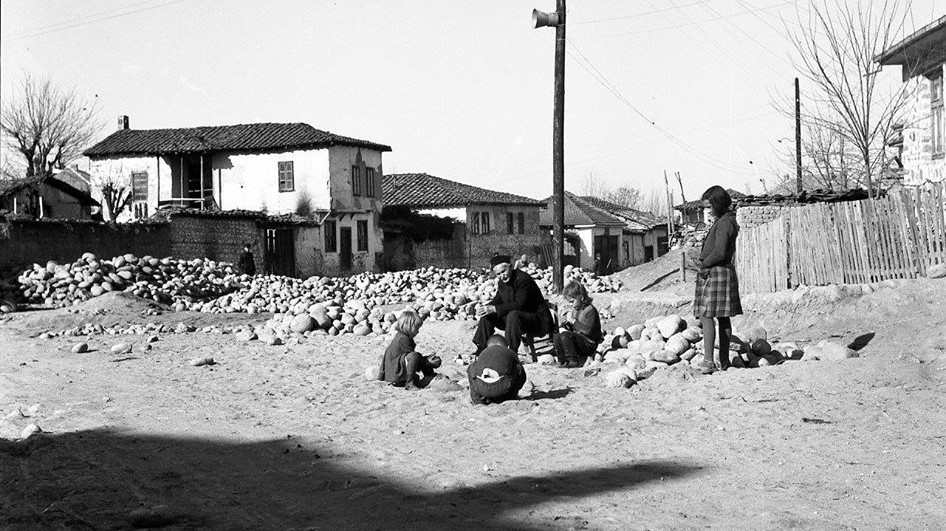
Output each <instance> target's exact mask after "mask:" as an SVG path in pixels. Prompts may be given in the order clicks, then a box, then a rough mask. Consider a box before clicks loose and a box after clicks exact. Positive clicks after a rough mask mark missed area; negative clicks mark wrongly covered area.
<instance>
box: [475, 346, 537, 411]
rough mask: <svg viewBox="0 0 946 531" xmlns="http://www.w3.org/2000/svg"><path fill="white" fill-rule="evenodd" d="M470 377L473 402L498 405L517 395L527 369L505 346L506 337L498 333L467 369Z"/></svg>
mask: <svg viewBox="0 0 946 531" xmlns="http://www.w3.org/2000/svg"><path fill="white" fill-rule="evenodd" d="M466 375H467V377H468V378H469V379H470V401H471V402H473V404H474V405H476V404H498V403H499V402H503V401H505V400H511V399H514V398H516V396H517V395H518V394H519V390H520V389H522V386H523V385H525V383H526V369H525V368H524V367H523V366H522V364H521V363H519V357H518V356H516V353H515V352H513V351H512V350H510V349H509V347H507V346H506V338H504V337H503V336H501V335H499V334H496V335H494V336H492V337H490V338H489V341H487V347H486V348H485V349H484V350H483V352H481V353H480V355H479V356H477V358H476V361H474V362H473V363H472V364H470V366H469V367H468V368H467V370H466Z"/></svg>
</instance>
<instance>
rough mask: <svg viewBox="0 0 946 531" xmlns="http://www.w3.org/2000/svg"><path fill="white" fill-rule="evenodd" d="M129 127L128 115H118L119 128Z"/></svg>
mask: <svg viewBox="0 0 946 531" xmlns="http://www.w3.org/2000/svg"><path fill="white" fill-rule="evenodd" d="M123 129H128V116H127V115H124V114H123V115H121V116H119V117H118V130H119V131H121V130H123Z"/></svg>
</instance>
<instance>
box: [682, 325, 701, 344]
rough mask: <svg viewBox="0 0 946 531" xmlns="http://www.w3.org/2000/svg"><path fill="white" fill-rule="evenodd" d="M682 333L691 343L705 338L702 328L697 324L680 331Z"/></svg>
mask: <svg viewBox="0 0 946 531" xmlns="http://www.w3.org/2000/svg"><path fill="white" fill-rule="evenodd" d="M680 334H681V335H682V336H683V338H684V339H686V340H687V341H689V342H690V343H696V342H697V341H699V340H700V339H702V338H703V331H702V330H700V328H699V327H696V326H690V327H687V329H686V330H684V331H683V332H680Z"/></svg>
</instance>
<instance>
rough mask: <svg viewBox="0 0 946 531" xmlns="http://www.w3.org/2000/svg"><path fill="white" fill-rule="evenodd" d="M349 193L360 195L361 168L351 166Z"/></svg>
mask: <svg viewBox="0 0 946 531" xmlns="http://www.w3.org/2000/svg"><path fill="white" fill-rule="evenodd" d="M351 195H361V168H359V167H358V166H352V167H351Z"/></svg>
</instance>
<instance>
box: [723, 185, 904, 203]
mask: <svg viewBox="0 0 946 531" xmlns="http://www.w3.org/2000/svg"><path fill="white" fill-rule="evenodd" d="M878 195H879V196H880V197H883V196H884V195H886V192H884V191H883V190H881V191H879V192H878ZM867 198H868V195H867V190H865V189H863V188H854V189H851V190H803V191H802V193H800V194H777V193H776V194H765V195H747V196H743V197H741V198H739V200H738V201H736V205H737V206H762V205H793V204H809V203H840V202H844V201H860V200H863V199H867Z"/></svg>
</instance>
